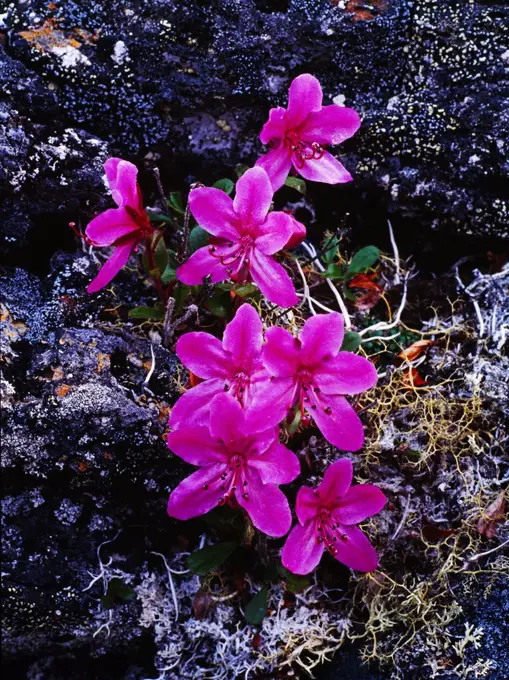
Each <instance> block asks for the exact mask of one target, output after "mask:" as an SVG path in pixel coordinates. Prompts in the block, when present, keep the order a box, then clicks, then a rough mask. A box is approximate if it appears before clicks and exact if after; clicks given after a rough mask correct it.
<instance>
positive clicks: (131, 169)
mask: <svg viewBox="0 0 509 680" xmlns="http://www.w3.org/2000/svg"><path fill="white" fill-rule="evenodd" d="M104 169H105V171H106V178H107V180H108V184H109V185H110V190H111V195H112V197H113V200H114V201H115V203H116V204H117V206H118V208H110V209H109V210H105V211H104V212H103V213H101V214H100V215H98V216H97V217H95V218H94V219H93V220H92V221H91V222H90V223H89V225H88V226H87V228H86V235H87V237H88V239H89V241H90V242H91V243H92V245H94V246H100V247H107V246H108V247H109V246H115V250H114V252H113V255H112V256H111V257H110V259H109V260H108V261H107V262H106V263H105V264H104V265H103V266H102V268H101V270H100V272H99V274H98V275H97V276H96V277H95V279H94V280H93V281H92V282H91V283H90V285H89V286H88V288H87V292H89V293H96V292H97V291H98V290H100V289H101V288H104V286H106V285H107V284H108V283H109V282H110V281H111V280H112V279H113V278H114V277H115V276H116V275H117V274H118V272H119V271H120V270H121V269H122V267H123V266H124V265H125V264H126V262H127V261H128V259H129V256H130V255H131V253H132V251H133V250H135V249H136V248H137V247H138V246H139V244H140V243H141V242H142V241H143V240H145V239H146V238H148V237H149V236H150V235H151V234H152V233H153V229H152V227H151V225H150V222H149V219H148V217H147V213H146V212H145V210H144V208H143V200H142V196H141V191H140V188H139V186H138V184H137V182H136V176H137V174H138V169H137V168H136V166H135V165H133V164H132V163H129V161H124V160H122V159H121V158H109V159H108V160H107V161H106V163H105V164H104Z"/></svg>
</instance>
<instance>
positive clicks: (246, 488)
mask: <svg viewBox="0 0 509 680" xmlns="http://www.w3.org/2000/svg"><path fill="white" fill-rule="evenodd" d="M211 410H212V417H211V419H210V431H209V429H208V428H206V427H185V428H182V429H181V430H177V431H175V432H171V433H170V434H169V435H168V446H169V448H170V449H171V450H172V451H173V452H174V453H175V454H176V455H177V456H180V458H182V459H183V460H185V461H186V462H188V463H191V464H192V465H197V466H199V467H200V468H201V469H200V470H198V471H197V472H194V473H193V474H192V475H190V476H189V477H187V478H186V479H184V481H183V482H181V483H180V484H179V485H178V487H177V488H176V489H175V490H174V491H172V493H171V495H170V499H169V501H168V514H169V515H170V516H171V517H176V518H177V519H190V518H191V517H197V516H198V515H203V514H205V513H206V512H209V510H212V509H213V508H215V507H216V506H218V505H224V504H225V503H230V504H234V503H235V502H236V503H238V504H239V505H240V506H241V507H242V508H244V510H245V511H246V512H247V513H248V515H249V516H250V517H251V520H252V521H253V524H254V525H255V527H256V528H257V529H259V530H260V531H262V532H263V533H265V534H268V535H269V536H276V537H279V536H284V535H285V534H286V533H287V532H288V530H289V529H290V526H291V524H292V515H291V512H290V508H289V506H288V501H287V499H286V496H285V495H284V493H283V492H282V491H280V489H279V488H278V485H279V484H288V483H289V482H293V480H294V479H295V478H296V477H297V476H298V474H299V472H300V465H299V461H298V459H297V456H296V455H295V454H294V453H292V452H291V451H289V450H288V449H287V448H286V447H284V446H283V445H282V444H279V443H278V441H277V439H278V430H277V429H276V428H270V429H269V430H267V431H265V432H261V433H259V434H256V435H249V434H247V433H246V431H247V428H248V425H249V415H248V411H246V410H245V409H243V408H242V406H241V405H240V404H239V402H238V401H237V400H236V399H234V398H233V397H232V396H231V395H228V394H220V395H218V396H216V397H214V399H213V400H212V403H211Z"/></svg>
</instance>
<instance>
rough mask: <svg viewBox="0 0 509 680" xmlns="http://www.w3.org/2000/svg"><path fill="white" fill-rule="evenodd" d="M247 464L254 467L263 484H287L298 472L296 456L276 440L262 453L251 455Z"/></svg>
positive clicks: (298, 466) (298, 464)
mask: <svg viewBox="0 0 509 680" xmlns="http://www.w3.org/2000/svg"><path fill="white" fill-rule="evenodd" d="M248 466H249V467H253V468H256V470H257V471H258V474H259V475H260V479H261V481H262V482H263V484H289V483H290V482H293V480H294V479H296V478H297V477H298V476H299V474H300V463H299V459H298V458H297V456H296V455H295V454H294V453H292V452H291V451H290V450H289V449H287V448H286V446H283V444H278V443H277V442H274V443H273V444H272V446H271V447H270V448H269V449H267V451H265V453H263V454H262V455H260V456H256V457H251V458H250V459H249V460H248Z"/></svg>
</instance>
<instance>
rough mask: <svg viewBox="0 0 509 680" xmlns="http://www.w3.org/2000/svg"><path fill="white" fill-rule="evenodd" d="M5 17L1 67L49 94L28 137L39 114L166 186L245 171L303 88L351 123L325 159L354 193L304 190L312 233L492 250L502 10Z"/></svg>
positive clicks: (463, 3) (91, 8)
mask: <svg viewBox="0 0 509 680" xmlns="http://www.w3.org/2000/svg"><path fill="white" fill-rule="evenodd" d="M3 4H4V7H5V9H4V12H5V14H4V15H3V22H4V25H5V26H7V27H9V28H10V29H11V31H10V33H9V40H8V48H7V49H8V51H9V54H10V55H12V56H13V57H15V58H16V59H19V60H21V61H23V63H24V64H25V65H26V66H27V67H28V68H29V69H30V70H31V71H35V72H37V73H38V74H40V80H38V83H44V84H45V86H46V87H51V88H52V93H51V97H50V100H51V101H50V102H49V103H48V104H47V105H43V106H42V107H39V109H38V111H36V113H35V115H34V121H39V120H41V118H44V111H45V108H46V107H48V106H49V107H50V110H51V111H58V114H57V115H58V117H62V118H65V119H66V120H69V121H70V123H71V124H72V125H73V126H75V127H80V128H82V129H84V130H86V131H87V132H89V133H92V134H95V135H98V137H99V138H101V139H104V140H107V141H108V142H109V143H110V144H111V145H112V148H113V149H115V150H116V151H117V152H120V153H122V154H124V155H125V154H127V153H129V152H132V153H145V152H146V151H147V150H149V149H150V150H151V151H153V152H154V154H155V155H154V154H153V155H152V157H153V158H156V159H157V163H158V165H159V166H160V167H161V168H162V171H163V177H164V179H165V182H166V183H168V184H169V185H178V184H182V183H185V181H186V179H188V175H191V176H193V177H199V178H200V179H201V180H204V181H209V180H211V179H217V178H218V177H219V176H220V175H223V174H224V173H229V174H230V175H231V174H232V172H233V167H234V166H235V164H236V163H238V162H240V161H242V162H246V163H252V162H253V161H254V160H255V158H256V157H257V155H258V154H259V153H260V152H261V146H260V145H259V142H258V133H259V130H260V128H261V125H262V124H263V122H264V120H265V119H266V117H267V112H268V108H269V107H270V106H274V105H276V104H281V103H284V101H285V99H286V93H287V88H288V85H289V83H290V81H291V79H292V78H293V77H294V76H295V75H297V74H298V73H301V72H303V71H310V72H312V73H314V74H315V75H316V76H317V77H318V78H319V79H320V81H321V82H322V84H323V87H324V91H325V95H326V98H327V100H328V101H329V102H330V101H335V102H337V103H343V102H344V103H346V104H347V105H349V106H354V107H356V108H357V109H358V110H359V111H360V113H361V115H362V117H363V126H362V129H361V132H360V133H359V134H358V135H356V137H355V138H354V139H352V140H350V141H349V142H348V143H347V144H345V145H343V147H342V148H341V150H340V151H339V153H341V155H342V157H343V160H344V162H345V164H346V165H347V167H348V168H349V169H350V170H351V171H352V172H353V174H354V177H355V181H354V183H352V184H350V185H348V186H347V187H341V188H336V189H331V188H330V187H325V189H324V188H323V187H317V186H314V187H312V190H311V193H312V196H313V197H314V198H315V199H316V200H317V202H318V208H319V209H318V213H317V216H318V221H319V222H320V221H321V220H322V219H326V221H327V223H328V224H337V223H338V221H339V219H340V218H341V217H342V216H343V215H344V213H345V212H350V213H352V214H353V219H354V220H355V224H356V225H357V226H358V227H359V228H362V227H364V228H366V229H368V228H372V229H376V230H379V229H380V228H381V226H382V224H383V220H382V219H381V216H383V215H391V216H392V217H393V218H394V220H395V226H396V228H397V231H398V232H399V234H400V238H401V239H402V240H403V242H404V241H405V238H406V239H407V240H408V242H411V243H412V244H413V243H414V242H415V238H419V237H421V238H422V240H423V242H424V241H425V240H430V238H438V237H439V236H440V234H442V235H445V236H446V237H447V235H451V234H458V233H459V234H461V235H463V236H473V237H477V238H479V237H484V236H488V237H503V238H506V237H507V236H508V228H507V225H508V220H509V211H508V200H507V196H506V193H507V192H506V187H507V181H508V171H509V163H508V160H507V159H508V154H507V135H508V132H509V122H508V114H507V110H508V108H507V99H508V96H509V95H508V80H507V69H508V64H509V52H508V48H507V45H508V36H509V7H507V6H506V5H504V3H501V2H495V1H492V0H488V1H486V2H482V3H481V2H476V1H474V0H421V1H420V2H418V3H416V2H411V1H410V0H376V1H374V2H372V3H364V4H362V3H358V2H357V1H356V0H341V1H339V0H272V1H271V0H214V1H213V2H210V3H206V5H205V4H204V3H202V2H198V1H197V0H191V1H189V0H174V1H172V2H162V1H160V0H149V1H145V0H143V1H142V0H128V2H117V0H112V2H108V3H90V2H89V1H88V0H66V1H65V2H60V3H47V2H46V1H45V0H37V1H36V2H31V3H29V5H23V4H21V3H20V5H19V6H17V7H14V6H12V4H10V3H8V2H7V0H4V3H3ZM1 7H2V2H1V1H0V8H1ZM370 8H371V9H370ZM45 97H46V98H47V92H46V93H45ZM17 134H18V135H19V139H17V140H16V142H15V143H16V144H17V145H18V146H21V147H23V145H24V144H25V145H26V144H27V141H26V140H25V138H24V135H23V134H20V133H17ZM82 153H84V152H82ZM159 156H160V157H159ZM68 179H69V181H71V178H68ZM81 186H82V187H83V194H82V196H83V195H84V193H85V191H87V192H89V193H90V188H91V187H89V186H88V187H86V186H83V183H81ZM59 193H60V191H59ZM68 193H72V191H69V192H68ZM65 200H66V201H70V200H71V199H69V198H68V197H67V198H66V199H65ZM80 205H81V207H82V208H83V207H84V203H83V201H81V202H80ZM434 232H437V236H436V237H434V236H433V233H434ZM407 234H411V236H407Z"/></svg>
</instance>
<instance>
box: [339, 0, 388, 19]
mask: <svg viewBox="0 0 509 680" xmlns="http://www.w3.org/2000/svg"><path fill="white" fill-rule="evenodd" d="M331 2H332V4H333V5H337V4H338V0H331ZM388 7H389V0H348V4H347V5H346V7H345V12H347V13H348V14H351V15H352V19H353V21H372V20H373V19H376V17H377V16H379V15H380V14H383V12H385V10H386V9H388Z"/></svg>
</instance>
